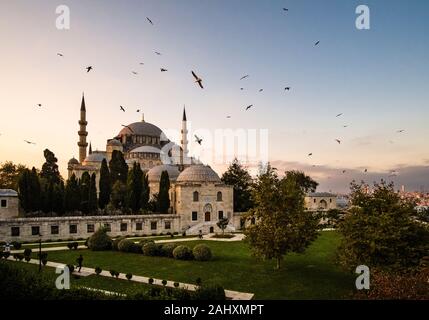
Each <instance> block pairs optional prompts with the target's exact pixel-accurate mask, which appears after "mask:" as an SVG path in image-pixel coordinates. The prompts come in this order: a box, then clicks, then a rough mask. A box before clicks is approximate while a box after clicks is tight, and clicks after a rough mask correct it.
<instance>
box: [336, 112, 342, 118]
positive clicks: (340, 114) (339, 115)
mask: <svg viewBox="0 0 429 320" xmlns="http://www.w3.org/2000/svg"><path fill="white" fill-rule="evenodd" d="M342 115H343V114H342V113H339V114H337V115H336V116H335V117H336V118H338V117H341V116H342Z"/></svg>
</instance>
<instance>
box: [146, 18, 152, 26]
mask: <svg viewBox="0 0 429 320" xmlns="http://www.w3.org/2000/svg"><path fill="white" fill-rule="evenodd" d="M146 19H147V21H149V23H150V24H151V25H153V22H152V20H150V19H149V18H148V17H146Z"/></svg>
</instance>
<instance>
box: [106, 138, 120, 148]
mask: <svg viewBox="0 0 429 320" xmlns="http://www.w3.org/2000/svg"><path fill="white" fill-rule="evenodd" d="M107 145H108V146H114V147H122V143H121V142H120V141H119V140H118V139H110V140H108V141H107Z"/></svg>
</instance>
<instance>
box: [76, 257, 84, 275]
mask: <svg viewBox="0 0 429 320" xmlns="http://www.w3.org/2000/svg"><path fill="white" fill-rule="evenodd" d="M76 261H77V266H78V267H79V270H78V272H80V269H82V262H83V257H82V255H80V256H79V258H77V259H76Z"/></svg>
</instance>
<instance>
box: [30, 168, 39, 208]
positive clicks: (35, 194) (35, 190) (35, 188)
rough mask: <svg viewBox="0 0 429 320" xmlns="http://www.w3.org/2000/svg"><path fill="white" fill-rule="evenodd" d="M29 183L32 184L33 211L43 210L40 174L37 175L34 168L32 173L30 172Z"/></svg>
mask: <svg viewBox="0 0 429 320" xmlns="http://www.w3.org/2000/svg"><path fill="white" fill-rule="evenodd" d="M29 183H30V190H31V191H30V192H31V197H30V207H31V211H38V210H40V208H41V202H40V198H41V193H42V188H41V185H40V179H39V174H38V173H37V170H36V168H34V167H33V168H32V169H31V172H30V176H29Z"/></svg>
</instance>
